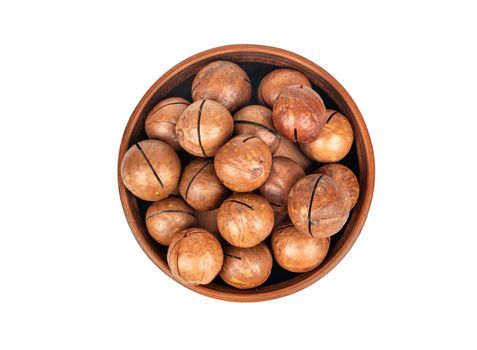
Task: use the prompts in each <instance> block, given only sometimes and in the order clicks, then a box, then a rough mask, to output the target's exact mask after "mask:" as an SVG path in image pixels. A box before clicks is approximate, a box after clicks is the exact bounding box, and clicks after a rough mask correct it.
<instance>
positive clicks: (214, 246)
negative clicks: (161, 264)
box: [167, 228, 224, 284]
mask: <svg viewBox="0 0 477 350" xmlns="http://www.w3.org/2000/svg"><path fill="white" fill-rule="evenodd" d="M223 261H224V253H223V251H222V247H221V246H220V243H219V241H218V240H217V239H216V238H215V237H214V236H213V235H212V234H211V233H209V232H207V231H205V230H203V229H200V228H189V229H186V230H184V231H182V232H180V233H179V234H178V235H176V236H175V237H174V238H173V239H172V241H171V244H170V246H169V249H168V250H167V264H168V265H169V268H170V269H171V273H172V275H173V276H174V277H176V278H177V279H179V280H180V281H182V282H183V283H187V284H208V283H210V282H212V280H213V279H214V278H215V277H216V276H217V274H218V273H219V272H220V270H221V268H222V264H223Z"/></svg>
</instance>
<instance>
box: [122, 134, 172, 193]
mask: <svg viewBox="0 0 477 350" xmlns="http://www.w3.org/2000/svg"><path fill="white" fill-rule="evenodd" d="M180 173H181V162H180V160H179V156H178V155H177V153H176V152H175V151H174V149H173V148H172V147H171V146H169V145H168V144H167V143H165V142H163V141H159V140H144V141H141V142H138V143H136V144H135V145H133V146H132V147H131V148H129V149H128V150H127V152H126V153H125V154H124V157H123V160H122V161H121V178H122V180H123V183H124V186H126V188H127V189H128V190H129V191H131V192H132V193H133V194H134V195H135V196H136V197H139V198H141V199H143V200H145V201H151V202H153V201H157V200H160V199H163V198H166V197H167V196H169V194H171V192H172V191H173V190H174V189H175V187H176V186H177V183H178V182H179V177H180Z"/></svg>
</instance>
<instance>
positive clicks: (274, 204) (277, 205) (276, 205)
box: [269, 201, 281, 208]
mask: <svg viewBox="0 0 477 350" xmlns="http://www.w3.org/2000/svg"><path fill="white" fill-rule="evenodd" d="M269 203H270V205H272V206H274V207H278V208H281V204H277V203H273V202H270V201H269Z"/></svg>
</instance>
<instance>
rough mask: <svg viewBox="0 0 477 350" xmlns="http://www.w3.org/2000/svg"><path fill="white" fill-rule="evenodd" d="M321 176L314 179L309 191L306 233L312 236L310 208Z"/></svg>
mask: <svg viewBox="0 0 477 350" xmlns="http://www.w3.org/2000/svg"><path fill="white" fill-rule="evenodd" d="M322 177H323V175H320V176H319V177H318V179H316V182H315V186H313V192H311V198H310V205H309V207H308V233H309V234H310V236H313V234H312V233H311V225H312V224H313V223H312V221H311V209H313V208H312V207H313V199H314V198H315V192H316V188H317V187H318V183H319V182H320V180H321V178H322Z"/></svg>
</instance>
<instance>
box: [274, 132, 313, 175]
mask: <svg viewBox="0 0 477 350" xmlns="http://www.w3.org/2000/svg"><path fill="white" fill-rule="evenodd" d="M273 155H274V156H275V157H278V156H280V157H286V158H289V159H291V160H293V161H295V163H297V164H298V165H299V166H301V167H302V168H303V169H307V168H308V167H309V166H310V165H311V160H310V159H308V158H307V157H305V155H304V154H303V153H301V151H300V148H299V147H298V146H297V145H296V144H295V143H293V142H291V141H289V140H287V139H286V138H284V137H282V138H281V140H280V144H279V145H278V149H277V151H276V152H275V153H274V154H273Z"/></svg>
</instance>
